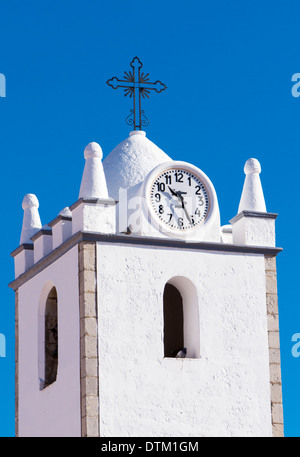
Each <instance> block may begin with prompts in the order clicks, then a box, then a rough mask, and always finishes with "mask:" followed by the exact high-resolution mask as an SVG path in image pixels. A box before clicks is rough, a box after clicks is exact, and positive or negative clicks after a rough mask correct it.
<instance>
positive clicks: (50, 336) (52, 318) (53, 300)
mask: <svg viewBox="0 0 300 457" xmlns="http://www.w3.org/2000/svg"><path fill="white" fill-rule="evenodd" d="M57 367H58V322H57V292H56V288H55V287H52V289H51V290H50V292H49V295H48V298H47V302H46V308H45V378H44V379H45V380H44V387H47V386H49V385H50V384H52V383H53V382H55V381H56V377H57Z"/></svg>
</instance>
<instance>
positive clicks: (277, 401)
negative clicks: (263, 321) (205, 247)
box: [265, 256, 284, 437]
mask: <svg viewBox="0 0 300 457" xmlns="http://www.w3.org/2000/svg"><path fill="white" fill-rule="evenodd" d="M265 272H266V304H267V319H268V340H269V365H270V390H271V411H272V429H273V432H272V433H273V436H274V437H283V436H284V428H283V408H282V383H281V363H280V339H279V316H278V295H277V273H276V257H275V256H265Z"/></svg>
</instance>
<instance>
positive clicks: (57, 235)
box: [52, 212, 72, 249]
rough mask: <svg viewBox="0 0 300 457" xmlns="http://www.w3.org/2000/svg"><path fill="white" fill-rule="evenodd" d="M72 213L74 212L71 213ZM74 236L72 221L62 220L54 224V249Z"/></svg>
mask: <svg viewBox="0 0 300 457" xmlns="http://www.w3.org/2000/svg"><path fill="white" fill-rule="evenodd" d="M70 213H71V212H70ZM71 214H72V213H71ZM70 236H72V221H67V220H64V219H62V220H60V221H57V223H56V224H55V225H53V226H52V238H53V249H55V248H57V247H58V246H60V245H61V244H62V243H63V242H64V241H66V240H67V239H68V238H70Z"/></svg>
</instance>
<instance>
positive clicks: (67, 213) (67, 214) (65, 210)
mask: <svg viewBox="0 0 300 457" xmlns="http://www.w3.org/2000/svg"><path fill="white" fill-rule="evenodd" d="M59 216H63V217H72V212H71V211H70V208H69V207H68V206H66V207H65V208H63V209H62V210H61V211H60V212H59Z"/></svg>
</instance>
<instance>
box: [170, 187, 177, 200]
mask: <svg viewBox="0 0 300 457" xmlns="http://www.w3.org/2000/svg"><path fill="white" fill-rule="evenodd" d="M168 188H169V189H170V191H171V194H172V195H174V196H175V197H177V198H178V195H177V192H175V190H173V189H172V188H171V187H170V186H168Z"/></svg>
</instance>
